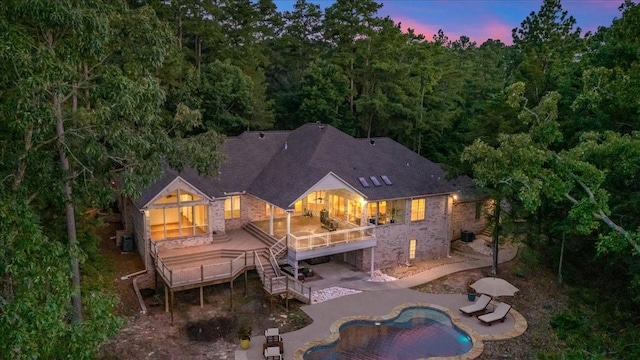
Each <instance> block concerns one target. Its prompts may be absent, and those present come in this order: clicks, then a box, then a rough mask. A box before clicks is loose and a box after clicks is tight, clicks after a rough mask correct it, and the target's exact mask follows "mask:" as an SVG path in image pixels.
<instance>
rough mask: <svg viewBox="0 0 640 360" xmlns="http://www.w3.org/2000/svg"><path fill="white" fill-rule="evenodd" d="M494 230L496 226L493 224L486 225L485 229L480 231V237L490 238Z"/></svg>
mask: <svg viewBox="0 0 640 360" xmlns="http://www.w3.org/2000/svg"><path fill="white" fill-rule="evenodd" d="M495 228H496V226H495V225H494V224H489V225H487V227H485V228H484V230H482V233H481V234H482V235H484V236H488V237H492V236H493V230H494V229H495Z"/></svg>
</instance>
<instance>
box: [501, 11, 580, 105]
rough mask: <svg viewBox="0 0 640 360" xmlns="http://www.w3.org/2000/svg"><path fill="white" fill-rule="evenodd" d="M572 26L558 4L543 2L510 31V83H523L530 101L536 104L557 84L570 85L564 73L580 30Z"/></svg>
mask: <svg viewBox="0 0 640 360" xmlns="http://www.w3.org/2000/svg"><path fill="white" fill-rule="evenodd" d="M575 25H576V19H575V18H574V17H573V16H569V15H568V12H567V11H564V10H562V5H561V1H560V0H544V2H543V3H542V6H541V7H540V10H539V11H538V13H534V12H531V14H529V16H527V17H526V18H525V19H524V20H523V21H522V23H521V24H520V27H519V28H514V29H513V30H512V37H513V47H514V50H515V52H513V54H514V55H515V58H514V59H512V62H513V63H514V65H513V66H514V68H513V70H512V80H511V82H516V81H521V82H524V83H526V84H527V95H526V96H527V98H528V99H529V100H530V101H532V102H534V103H537V102H539V101H540V100H541V98H542V96H543V95H545V94H546V93H548V92H550V91H558V90H559V89H558V87H559V83H560V82H561V80H562V81H570V79H569V78H568V77H566V76H565V73H564V72H565V71H567V70H568V69H569V67H568V66H567V64H570V63H572V62H573V61H574V59H575V58H576V56H578V55H579V52H580V49H581V46H582V41H581V39H580V33H581V29H580V28H579V27H578V28H575V29H574V27H575ZM562 95H565V94H562Z"/></svg>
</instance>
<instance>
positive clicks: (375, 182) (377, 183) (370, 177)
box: [369, 176, 381, 186]
mask: <svg viewBox="0 0 640 360" xmlns="http://www.w3.org/2000/svg"><path fill="white" fill-rule="evenodd" d="M369 179H371V182H372V183H373V185H375V186H380V185H381V184H380V181H378V178H377V177H375V176H369Z"/></svg>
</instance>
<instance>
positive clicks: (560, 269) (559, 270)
mask: <svg viewBox="0 0 640 360" xmlns="http://www.w3.org/2000/svg"><path fill="white" fill-rule="evenodd" d="M563 257H564V232H563V233H562V244H561V245H560V262H559V263H558V283H559V284H562V258H563Z"/></svg>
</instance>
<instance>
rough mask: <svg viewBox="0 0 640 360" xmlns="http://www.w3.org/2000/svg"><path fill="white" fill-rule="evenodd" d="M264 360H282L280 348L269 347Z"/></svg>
mask: <svg viewBox="0 0 640 360" xmlns="http://www.w3.org/2000/svg"><path fill="white" fill-rule="evenodd" d="M264 358H265V359H267V360H282V354H280V348H279V347H278V346H269V347H268V348H266V349H264Z"/></svg>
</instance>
